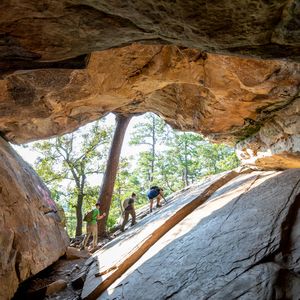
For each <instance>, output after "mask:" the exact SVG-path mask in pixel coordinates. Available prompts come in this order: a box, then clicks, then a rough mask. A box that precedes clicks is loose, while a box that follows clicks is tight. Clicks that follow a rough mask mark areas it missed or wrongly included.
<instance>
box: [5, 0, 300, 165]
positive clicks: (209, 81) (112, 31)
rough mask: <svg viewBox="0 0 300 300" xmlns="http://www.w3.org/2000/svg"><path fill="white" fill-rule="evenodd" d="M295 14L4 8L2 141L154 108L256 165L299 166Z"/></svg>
mask: <svg viewBox="0 0 300 300" xmlns="http://www.w3.org/2000/svg"><path fill="white" fill-rule="evenodd" d="M299 10H300V4H299V2H297V1H279V0H278V1H250V0H249V1H242V2H241V1H229V0H228V1H225V0H224V1H149V0H147V1H143V2H141V1H129V2H127V1H126V2H124V1H92V0H90V1H74V0H70V1H45V0H44V1H39V2H36V1H32V0H25V1H22V2H19V1H13V0H6V1H3V2H2V3H1V4H0V74H1V76H2V77H1V79H0V121H1V122H0V132H1V135H2V136H3V137H4V138H5V139H7V140H8V141H11V142H13V143H25V142H28V141H32V140H36V139H40V138H47V137H51V136H56V135H60V134H63V133H66V132H71V131H73V130H75V129H76V128H78V127H80V126H81V125H83V124H86V123H88V122H91V121H93V120H96V119H98V118H100V117H101V116H103V115H105V114H107V113H108V112H118V113H123V114H128V113H143V112H146V111H152V112H155V113H157V114H159V115H160V116H161V117H162V118H164V119H165V120H166V121H167V122H168V123H169V124H171V125H172V126H173V127H175V128H178V129H181V130H192V131H195V132H201V133H203V134H204V135H206V136H209V137H210V138H211V139H213V140H215V141H227V142H237V141H243V142H241V143H240V145H239V149H240V150H239V151H240V155H241V156H243V158H244V159H246V160H248V162H249V163H252V162H253V161H254V163H253V164H256V158H257V157H258V156H259V155H258V152H259V153H260V155H262V156H263V157H264V156H265V153H266V152H268V151H271V152H272V153H271V155H273V154H280V155H282V153H283V152H285V154H286V153H288V155H289V154H292V155H293V158H292V160H293V161H294V160H296V161H298V158H299V157H298V155H299V152H300V149H299V148H300V141H299V132H300V124H299V122H300V121H299V119H300V118H299V106H300V104H299V83H300V72H299V71H300V65H299V63H298V61H299V53H300V51H299V48H300V47H299V46H300V45H299V40H300V30H299V22H300V21H299V15H300V14H299ZM135 42H136V43H135ZM137 42H138V43H137ZM132 43H133V44H132ZM141 43H142V44H143V45H142V44H141ZM166 44H173V45H172V46H171V45H166ZM126 45H127V46H126ZM116 47H117V48H116ZM105 49H107V50H105ZM100 50H101V51H100ZM228 54H234V55H238V56H229V55H228ZM283 58H284V59H283ZM271 59H272V60H271ZM291 107H292V109H291ZM287 118H288V120H291V121H290V122H288V121H287ZM250 137H251V139H249V138H250ZM249 148H251V149H252V150H251V151H252V152H251V153H249V151H248V149H249ZM271 148H272V149H271ZM270 149H271V150H270ZM295 155H296V158H295ZM253 157H255V158H254V159H253ZM250 161H251V162H250ZM292 165H293V166H295V164H294V163H292Z"/></svg>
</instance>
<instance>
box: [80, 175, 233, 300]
mask: <svg viewBox="0 0 300 300" xmlns="http://www.w3.org/2000/svg"><path fill="white" fill-rule="evenodd" d="M238 175H239V173H237V172H235V171H231V172H225V174H224V173H223V174H219V175H215V176H211V177H210V178H208V179H207V180H205V181H204V182H202V183H200V184H198V185H195V186H192V187H190V188H188V189H186V190H183V191H181V192H180V193H177V194H174V195H173V197H172V198H171V199H168V203H167V206H165V207H163V208H162V209H159V210H158V211H156V212H155V213H153V214H150V215H147V216H146V217H143V218H142V219H140V218H139V215H140V214H141V215H142V212H139V213H137V220H138V223H137V224H136V225H135V226H134V227H133V228H132V229H131V230H128V232H126V233H125V234H122V235H121V236H119V237H118V238H116V239H114V240H113V241H112V242H110V243H108V244H106V245H105V246H104V247H103V248H102V249H101V250H100V251H98V252H97V253H95V254H94V255H93V257H92V258H91V259H90V260H91V261H93V263H92V265H91V267H90V270H89V273H88V275H87V279H86V281H85V284H84V287H83V290H82V293H81V297H82V299H95V297H97V296H98V295H100V293H101V292H103V291H104V290H105V289H106V288H107V287H108V286H109V285H111V284H112V283H113V282H114V281H115V280H116V279H117V278H118V277H120V275H121V274H122V273H124V272H125V271H126V270H127V269H128V267H130V266H131V265H132V264H133V263H134V262H136V261H137V260H138V259H139V258H140V257H141V256H142V255H143V254H144V253H145V252H146V251H147V250H148V249H149V248H150V247H151V246H152V245H153V244H154V243H155V242H157V240H159V238H160V237H161V236H162V235H164V234H165V233H166V232H167V231H168V230H170V229H171V228H172V227H173V226H175V224H177V223H178V222H180V221H181V220H182V219H183V218H184V217H185V216H187V215H188V214H189V213H191V212H192V211H193V210H194V209H195V208H197V207H198V206H199V205H200V204H202V203H203V202H205V201H206V200H207V199H208V197H209V196H210V195H211V194H212V193H213V192H214V191H215V190H217V189H218V188H220V187H221V186H222V185H224V184H225V183H226V182H228V181H230V180H232V178H235V177H236V176H238ZM146 209H147V210H149V208H148V207H146Z"/></svg>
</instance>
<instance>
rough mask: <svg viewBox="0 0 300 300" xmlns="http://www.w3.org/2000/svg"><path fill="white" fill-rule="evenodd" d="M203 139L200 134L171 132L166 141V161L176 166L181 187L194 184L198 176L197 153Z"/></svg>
mask: <svg viewBox="0 0 300 300" xmlns="http://www.w3.org/2000/svg"><path fill="white" fill-rule="evenodd" d="M203 143H204V139H203V137H202V136H201V135H200V134H196V133H191V132H178V131H173V132H172V135H171V137H170V138H169V139H168V143H167V145H168V146H169V149H168V150H167V154H168V159H169V160H171V162H172V163H173V164H175V165H176V170H177V172H176V173H177V174H178V173H179V174H178V175H179V177H180V178H181V181H182V187H185V186H188V185H189V184H190V183H192V182H194V180H195V178H197V177H198V175H199V167H200V166H199V161H198V157H197V152H198V149H199V147H202V145H203Z"/></svg>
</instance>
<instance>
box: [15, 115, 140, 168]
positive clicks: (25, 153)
mask: <svg viewBox="0 0 300 300" xmlns="http://www.w3.org/2000/svg"><path fill="white" fill-rule="evenodd" d="M143 119H144V116H143V115H140V116H137V117H133V118H132V119H131V121H130V123H129V125H128V129H127V131H126V134H125V137H124V143H123V146H122V152H121V156H122V157H128V156H131V155H133V156H134V155H135V154H138V153H139V152H140V151H141V150H145V149H144V147H143V146H134V145H129V138H130V135H131V133H132V131H133V127H134V125H135V124H137V123H139V122H142V121H143ZM106 123H107V125H114V124H115V116H114V115H113V114H109V115H108V116H107V117H106ZM82 128H84V126H83V127H82ZM31 144H32V143H28V144H27V145H31ZM13 147H14V149H15V150H16V151H17V152H18V153H19V154H20V155H21V156H22V158H23V159H24V160H25V161H27V162H28V163H29V164H31V165H33V164H34V161H35V160H36V159H37V157H38V153H37V152H35V151H33V150H30V149H29V148H24V147H22V146H18V145H13Z"/></svg>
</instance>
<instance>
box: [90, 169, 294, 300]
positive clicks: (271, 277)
mask: <svg viewBox="0 0 300 300" xmlns="http://www.w3.org/2000/svg"><path fill="white" fill-rule="evenodd" d="M191 192H192V191H190V193H191ZM299 200H300V169H295V170H287V171H284V172H274V171H273V172H258V171H256V172H252V173H250V174H242V175H240V176H238V177H236V178H235V179H232V180H231V181H229V182H228V183H227V184H226V185H224V186H222V187H221V188H219V189H218V190H217V191H216V192H215V193H214V194H212V196H211V197H210V198H209V199H208V200H207V201H206V202H205V203H204V204H202V205H201V206H199V207H198V208H197V209H196V210H194V211H193V212H192V213H191V214H190V215H188V216H187V217H186V218H184V219H183V220H182V221H181V222H180V223H178V224H177V225H176V226H174V227H173V228H172V229H171V230H170V231H169V232H167V233H166V234H165V235H164V236H163V237H162V238H161V239H160V240H158V242H157V243H156V244H155V245H154V246H152V247H151V248H150V249H149V250H148V251H147V252H146V253H145V254H144V256H142V257H141V258H140V259H139V260H138V261H137V262H136V263H135V264H134V265H133V266H132V267H131V268H129V269H128V270H127V272H126V273H124V275H123V276H121V277H120V278H119V279H118V280H116V281H115V283H113V284H112V285H111V286H110V287H109V288H108V289H107V290H106V291H104V292H103V293H102V295H101V296H100V297H98V298H97V299H98V300H111V299H114V300H119V299H120V300H121V299H131V300H135V299H144V300H152V299H157V300H158V299H174V300H175V299H178V300H181V299H189V300H198V299H214V300H215V299H220V300H221V299H229V300H230V299H278V300H279V299H295V300H296V299H299V294H300V278H299V270H300V265H299V261H300V248H299V246H300V209H299V208H300V202H299ZM163 209H166V210H167V209H168V208H167V207H165V208H163ZM169 210H170V208H169ZM142 230H143V229H142ZM127 235H128V236H130V234H129V232H128V233H127ZM123 242H125V241H123ZM107 251H109V248H108V249H107ZM99 262H101V260H99ZM103 276H105V275H103ZM87 280H90V279H89V278H88V279H87Z"/></svg>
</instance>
